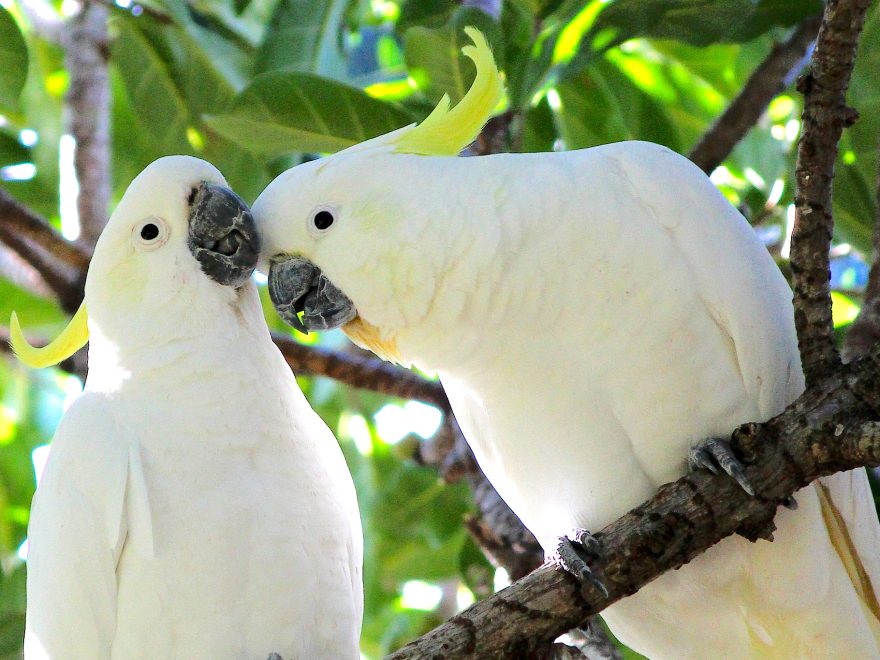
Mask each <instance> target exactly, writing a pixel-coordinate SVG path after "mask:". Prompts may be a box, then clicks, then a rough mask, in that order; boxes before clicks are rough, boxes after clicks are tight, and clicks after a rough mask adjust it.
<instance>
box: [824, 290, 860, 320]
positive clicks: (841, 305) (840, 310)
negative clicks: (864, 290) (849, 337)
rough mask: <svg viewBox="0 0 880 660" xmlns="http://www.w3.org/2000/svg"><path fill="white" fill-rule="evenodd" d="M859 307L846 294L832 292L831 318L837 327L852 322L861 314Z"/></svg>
mask: <svg viewBox="0 0 880 660" xmlns="http://www.w3.org/2000/svg"><path fill="white" fill-rule="evenodd" d="M859 309H860V308H859V306H858V305H857V304H856V303H854V302H853V300H852V298H850V297H849V296H847V295H846V294H843V293H840V292H838V291H832V292H831V318H832V320H833V322H834V327H835V328H837V327H840V326H842V325H846V324H847V323H852V322H853V321H854V320H855V318H856V317H857V316H858V315H859Z"/></svg>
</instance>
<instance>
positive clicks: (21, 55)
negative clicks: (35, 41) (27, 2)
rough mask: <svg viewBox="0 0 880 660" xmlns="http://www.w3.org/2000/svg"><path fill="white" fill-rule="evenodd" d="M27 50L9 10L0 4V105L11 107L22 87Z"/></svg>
mask: <svg viewBox="0 0 880 660" xmlns="http://www.w3.org/2000/svg"><path fill="white" fill-rule="evenodd" d="M27 72H28V52H27V46H26V45H25V42H24V37H23V36H22V34H21V32H20V31H19V29H18V26H17V25H16V24H15V20H14V19H13V18H12V16H11V15H10V13H9V11H7V10H6V9H4V8H3V7H2V6H0V107H3V108H8V109H13V108H16V107H17V106H18V97H19V96H20V95H21V90H22V89H23V88H24V83H25V81H26V80H27Z"/></svg>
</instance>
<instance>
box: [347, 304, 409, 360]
mask: <svg viewBox="0 0 880 660" xmlns="http://www.w3.org/2000/svg"><path fill="white" fill-rule="evenodd" d="M342 331H343V332H344V333H345V334H346V335H348V338H349V339H351V340H352V341H353V342H354V343H355V344H357V345H358V346H360V347H361V348H365V349H367V350H368V351H373V353H375V354H376V355H377V356H379V357H380V358H382V359H383V360H386V361H387V362H393V363H395V364H403V358H402V357H401V355H400V351H399V350H398V349H397V342H396V341H395V339H394V337H389V338H383V337H382V333H381V331H380V330H379V328H377V327H376V326H375V325H373V324H372V323H368V322H367V321H364V320H363V319H362V318H361V317H360V316H356V317H354V320H352V321H349V322H348V323H347V324H345V325H344V326H342Z"/></svg>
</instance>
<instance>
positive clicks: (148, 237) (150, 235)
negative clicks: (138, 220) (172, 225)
mask: <svg viewBox="0 0 880 660" xmlns="http://www.w3.org/2000/svg"><path fill="white" fill-rule="evenodd" d="M158 235H159V228H158V227H157V226H156V225H154V224H153V223H152V222H148V223H147V224H145V225H144V226H143V227H141V238H142V239H144V240H145V241H152V240H153V239H154V238H156V237H157V236H158Z"/></svg>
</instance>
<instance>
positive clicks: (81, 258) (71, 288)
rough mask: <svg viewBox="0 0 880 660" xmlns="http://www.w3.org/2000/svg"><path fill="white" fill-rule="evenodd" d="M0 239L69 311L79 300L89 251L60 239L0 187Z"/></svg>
mask: <svg viewBox="0 0 880 660" xmlns="http://www.w3.org/2000/svg"><path fill="white" fill-rule="evenodd" d="M0 241H2V242H3V243H5V244H6V245H7V246H8V247H9V248H11V249H12V250H14V251H15V252H17V253H18V255H19V256H20V257H21V258H22V259H24V260H25V261H27V262H28V263H29V264H30V265H31V266H33V267H34V269H35V270H36V271H37V272H38V273H39V274H40V275H41V276H42V277H43V279H44V280H45V281H46V283H47V284H48V285H49V286H50V287H51V288H52V290H53V291H54V292H55V294H56V295H57V296H58V299H59V300H60V301H61V305H62V307H64V309H65V310H67V311H68V312H72V311H73V310H75V309H76V307H77V306H78V305H79V301H80V300H82V292H83V283H84V282H85V272H86V268H87V267H88V263H89V254H88V252H87V251H86V250H85V248H83V247H81V246H79V245H77V244H75V243H70V242H68V241H66V240H64V239H63V238H62V237H61V236H60V235H59V234H58V232H57V231H55V229H53V228H52V225H50V224H49V222H48V221H47V220H46V219H45V218H43V217H42V216H40V215H38V214H37V213H35V212H34V211H32V210H31V209H29V208H28V207H26V206H25V205H24V204H21V203H20V202H18V201H16V200H15V199H13V198H12V197H11V196H10V195H9V194H8V193H7V192H6V191H5V190H3V189H2V188H0Z"/></svg>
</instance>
